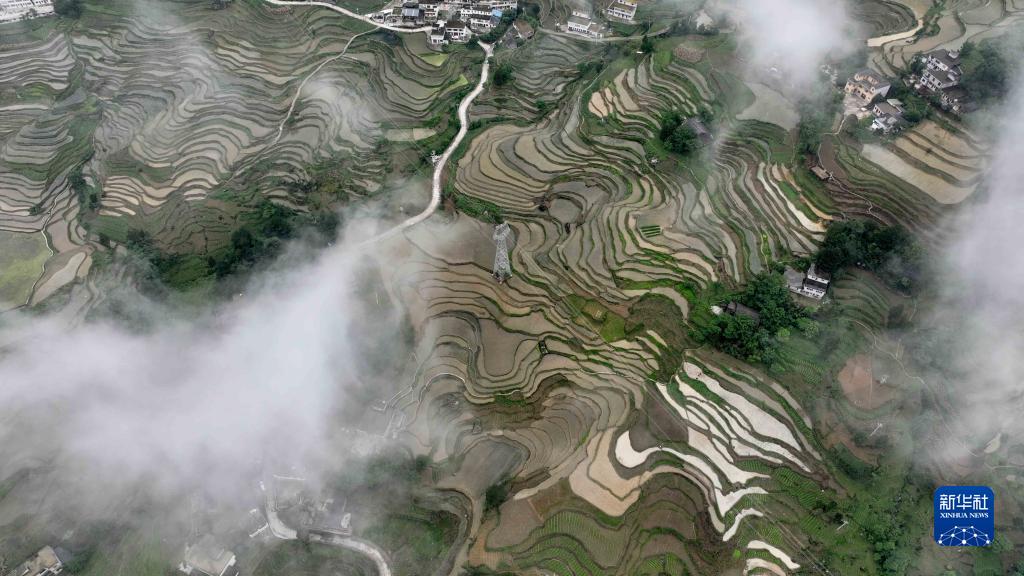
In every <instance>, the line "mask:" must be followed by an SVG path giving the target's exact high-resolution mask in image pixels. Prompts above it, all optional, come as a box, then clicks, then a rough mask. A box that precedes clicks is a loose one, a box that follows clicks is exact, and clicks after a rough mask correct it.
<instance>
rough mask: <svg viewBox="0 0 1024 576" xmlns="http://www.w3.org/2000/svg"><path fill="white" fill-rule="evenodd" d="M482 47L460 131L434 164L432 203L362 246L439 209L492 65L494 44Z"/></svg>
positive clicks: (462, 104)
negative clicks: (445, 179) (447, 173)
mask: <svg viewBox="0 0 1024 576" xmlns="http://www.w3.org/2000/svg"><path fill="white" fill-rule="evenodd" d="M480 47H481V48H483V49H484V65H483V69H482V70H481V71H480V80H479V81H478V82H477V84H476V88H474V89H473V91H472V92H470V93H469V94H467V95H466V97H465V98H463V99H462V102H460V103H459V132H458V134H456V135H455V138H453V139H452V142H451V144H449V145H448V148H445V151H444V154H441V157H440V158H439V159H438V160H437V163H436V164H434V176H433V178H432V179H431V181H430V204H428V205H427V207H426V208H424V209H423V211H422V212H420V213H419V214H417V215H415V216H411V217H409V218H408V219H406V220H405V221H404V222H402V223H401V224H398V225H397V226H394V227H392V228H390V229H388V230H386V231H384V232H381V233H380V234H377V235H376V236H374V237H373V238H370V239H369V240H366V241H364V242H362V243H361V244H360V245H361V246H366V245H367V244H372V243H374V242H377V241H379V240H383V239H385V238H390V237H391V236H394V235H395V234H397V233H399V232H401V231H402V230H405V229H406V228H409V227H410V226H415V225H417V224H419V223H420V222H423V221H424V220H426V219H427V218H430V215H431V214H433V213H434V210H437V207H438V206H439V205H440V204H441V176H442V175H443V174H444V167H445V165H447V164H448V160H449V159H451V157H452V154H454V153H455V149H456V148H458V147H459V144H460V143H461V142H462V140H463V138H465V137H466V134H467V133H469V107H470V106H471V105H472V104H473V100H475V99H476V97H477V96H479V95H480V93H481V92H483V91H484V85H485V84H487V73H488V71H489V70H490V67H491V55H492V54H494V46H492V45H490V44H484V43H483V42H481V43H480Z"/></svg>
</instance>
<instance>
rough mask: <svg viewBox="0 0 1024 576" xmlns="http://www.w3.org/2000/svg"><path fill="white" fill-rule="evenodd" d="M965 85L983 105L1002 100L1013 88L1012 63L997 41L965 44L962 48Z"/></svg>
mask: <svg viewBox="0 0 1024 576" xmlns="http://www.w3.org/2000/svg"><path fill="white" fill-rule="evenodd" d="M960 68H961V69H963V71H964V75H963V79H962V80H961V84H962V85H963V87H964V90H966V91H967V93H968V94H969V95H970V97H971V99H972V100H974V101H975V102H977V103H979V104H985V103H987V102H991V101H994V100H1000V99H1002V98H1003V97H1005V96H1006V94H1007V92H1009V89H1010V82H1009V76H1010V62H1009V61H1008V60H1007V58H1006V56H1005V55H1004V53H1003V49H1002V47H1001V46H999V45H997V44H995V43H994V42H991V41H990V42H982V43H981V44H977V45H976V44H974V43H973V42H966V43H964V45H963V47H962V48H961V49H960Z"/></svg>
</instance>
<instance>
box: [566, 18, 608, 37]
mask: <svg viewBox="0 0 1024 576" xmlns="http://www.w3.org/2000/svg"><path fill="white" fill-rule="evenodd" d="M565 29H566V30H568V31H569V32H572V33H573V34H579V35H580V36H587V37H590V38H601V37H603V36H604V30H603V29H602V28H601V25H600V24H598V23H597V22H594V21H593V20H591V19H590V16H588V15H586V14H584V13H582V12H573V13H572V16H569V20H568V22H566V24H565Z"/></svg>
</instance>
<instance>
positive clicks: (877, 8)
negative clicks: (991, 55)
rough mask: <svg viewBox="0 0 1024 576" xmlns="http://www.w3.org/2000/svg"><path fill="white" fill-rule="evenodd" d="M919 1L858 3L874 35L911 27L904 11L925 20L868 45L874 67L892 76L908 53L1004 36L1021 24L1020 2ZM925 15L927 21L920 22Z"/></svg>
mask: <svg viewBox="0 0 1024 576" xmlns="http://www.w3.org/2000/svg"><path fill="white" fill-rule="evenodd" d="M935 5H936V3H934V2H931V1H926V0H924V1H922V0H899V1H893V2H871V3H864V7H863V8H858V11H860V12H864V16H870V18H869V20H870V21H871V22H872V26H873V27H874V28H875V29H876V30H878V31H879V33H878V34H875V35H877V36H884V35H886V34H891V32H899V31H903V30H911V31H912V30H914V28H916V27H914V26H913V24H912V22H913V20H912V19H910V17H909V15H908V14H907V13H908V12H913V14H914V16H915V17H916V18H917V19H918V21H919V22H921V23H923V24H925V27H924V28H921V29H920V30H918V31H917V33H915V34H911V35H910V36H909V37H904V36H903V35H901V34H892V35H891V37H889V38H887V39H885V38H883V39H882V40H881V41H880V42H873V43H872V45H873V46H876V45H877V46H880V48H879V50H875V51H873V52H872V55H871V63H872V65H873V67H874V68H876V69H877V70H878V71H880V72H882V73H884V74H890V75H895V72H896V71H897V70H902V69H905V68H906V67H907V66H908V65H909V64H910V62H911V60H913V58H914V56H915V55H917V54H921V53H924V52H930V51H932V50H935V49H938V48H944V49H950V50H954V49H957V48H959V47H960V46H962V45H963V44H964V42H967V41H968V40H970V41H973V42H978V41H981V40H983V39H985V38H992V37H996V36H1000V35H1002V34H1005V33H1006V32H1007V31H1008V30H1011V29H1012V28H1014V27H1018V26H1020V25H1021V24H1024V6H1020V4H1019V3H1018V2H1015V1H1014V0H991V1H989V0H947V1H946V2H945V3H943V4H942V5H941V6H940V7H937V8H932V7H933V6H935ZM926 16H927V20H928V21H927V22H925V19H926Z"/></svg>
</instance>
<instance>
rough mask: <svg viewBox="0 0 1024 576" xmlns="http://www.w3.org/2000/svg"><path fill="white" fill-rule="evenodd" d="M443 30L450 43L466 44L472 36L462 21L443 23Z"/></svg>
mask: <svg viewBox="0 0 1024 576" xmlns="http://www.w3.org/2000/svg"><path fill="white" fill-rule="evenodd" d="M444 30H445V35H446V36H447V37H448V40H449V41H450V42H468V41H469V39H470V37H471V36H472V33H471V32H470V31H469V27H468V26H466V23H465V22H463V21H462V20H450V21H448V22H445V26H444Z"/></svg>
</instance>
